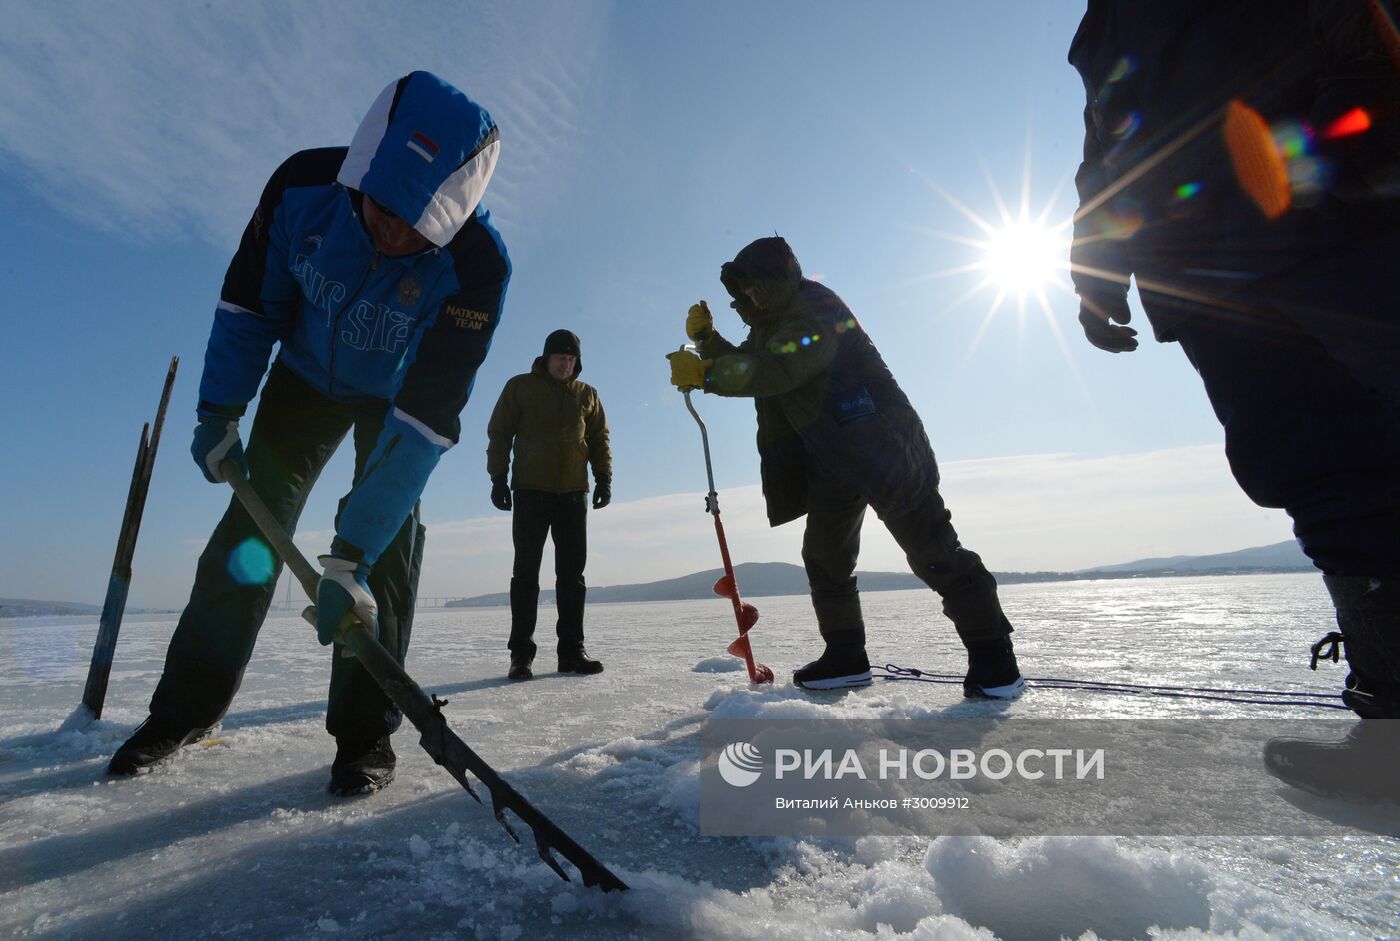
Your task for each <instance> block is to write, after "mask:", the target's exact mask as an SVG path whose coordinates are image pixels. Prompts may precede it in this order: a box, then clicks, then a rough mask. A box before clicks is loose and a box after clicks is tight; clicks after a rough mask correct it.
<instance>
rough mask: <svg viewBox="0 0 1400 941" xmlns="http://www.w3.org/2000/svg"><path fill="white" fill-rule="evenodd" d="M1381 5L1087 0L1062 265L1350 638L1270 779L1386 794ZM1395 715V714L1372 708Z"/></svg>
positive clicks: (1399, 403)
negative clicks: (1152, 370) (1166, 373)
mask: <svg viewBox="0 0 1400 941" xmlns="http://www.w3.org/2000/svg"><path fill="white" fill-rule="evenodd" d="M1394 13H1395V10H1394V5H1393V3H1391V2H1389V0H1386V2H1382V0H1232V2H1230V3H1217V2H1202V0H1192V2H1187V0H1180V2H1173V3H1142V2H1136V0H1090V2H1089V4H1088V7H1087V10H1086V12H1085V14H1084V19H1083V21H1082V22H1081V23H1080V26H1079V30H1078V32H1077V33H1076V34H1075V37H1074V41H1073V43H1072V44H1071V47H1070V52H1069V61H1070V64H1072V65H1073V66H1074V67H1075V69H1076V70H1077V71H1078V72H1079V74H1080V76H1081V78H1082V79H1083V81H1084V89H1085V97H1086V105H1085V108H1084V129H1085V134H1084V160H1083V163H1082V164H1081V165H1080V167H1079V172H1078V174H1077V176H1076V178H1075V182H1076V185H1077V188H1078V190H1079V211H1078V212H1077V213H1076V215H1075V226H1074V245H1073V248H1072V249H1071V254H1070V261H1071V274H1072V278H1073V280H1074V286H1075V290H1076V291H1077V292H1078V294H1079V296H1080V299H1081V304H1080V311H1079V321H1080V324H1081V325H1082V326H1083V328H1084V333H1085V336H1086V337H1087V338H1088V340H1089V342H1090V343H1092V344H1093V345H1094V346H1096V347H1098V348H1099V349H1102V350H1106V351H1108V352H1111V353H1121V352H1131V351H1132V350H1134V349H1136V348H1137V345H1138V341H1137V338H1136V336H1135V332H1136V331H1134V330H1133V328H1132V327H1128V326H1125V325H1126V324H1127V323H1128V322H1129V320H1130V319H1131V312H1130V311H1129V309H1128V285H1129V282H1130V280H1135V281H1136V282H1137V288H1138V298H1139V300H1140V301H1141V302H1142V306H1143V309H1144V310H1145V311H1146V313H1147V319H1148V321H1149V322H1150V323H1151V325H1152V329H1153V333H1154V334H1155V336H1156V338H1157V339H1158V340H1159V341H1163V342H1176V343H1179V344H1180V345H1181V349H1182V352H1183V353H1185V354H1186V357H1187V359H1188V360H1189V361H1190V362H1191V365H1192V366H1193V367H1195V369H1196V372H1197V373H1198V374H1199V375H1200V377H1201V381H1202V383H1203V384H1204V385H1205V391H1206V395H1207V396H1208V397H1209V399H1210V403H1211V406H1212V407H1213V408H1214V410H1215V414H1216V416H1217V417H1218V418H1219V420H1220V423H1221V425H1222V426H1223V427H1224V430H1225V454H1226V457H1227V458H1228V459H1229V462H1230V470H1231V472H1232V473H1233V474H1234V476H1235V480H1236V481H1237V482H1238V483H1239V485H1240V487H1241V488H1242V489H1243V490H1244V492H1245V494H1246V495H1248V496H1249V498H1250V499H1251V500H1253V501H1254V502H1255V503H1257V504H1259V505H1260V506H1268V507H1281V508H1283V509H1284V510H1286V511H1287V513H1288V515H1289V516H1290V517H1291V518H1292V520H1293V532H1294V534H1295V535H1296V536H1297V537H1298V541H1299V543H1300V544H1301V545H1302V548H1303V551H1304V552H1305V553H1306V554H1307V555H1308V557H1309V558H1311V559H1312V560H1313V563H1314V564H1315V565H1316V566H1317V567H1318V568H1319V569H1320V570H1321V571H1322V573H1323V582H1324V584H1325V585H1326V587H1327V591H1328V593H1329V594H1330V595H1331V598H1332V602H1333V604H1334V606H1335V607H1336V612H1337V630H1335V631H1331V632H1329V633H1328V634H1327V635H1326V636H1325V637H1323V638H1322V639H1321V640H1320V641H1318V642H1317V643H1316V644H1315V645H1314V646H1313V648H1312V667H1313V668H1314V669H1316V668H1317V663H1318V661H1319V660H1320V659H1331V660H1334V661H1335V660H1337V659H1338V657H1339V648H1340V649H1342V650H1344V651H1345V654H1346V659H1347V664H1348V666H1349V667H1350V670H1349V672H1348V675H1347V678H1346V684H1345V689H1344V690H1343V692H1342V700H1343V701H1344V702H1345V703H1346V704H1347V705H1348V706H1349V707H1351V709H1352V710H1353V711H1354V712H1355V713H1356V714H1357V715H1358V716H1360V717H1362V721H1361V722H1358V723H1357V724H1356V725H1355V726H1353V727H1352V728H1351V729H1350V730H1349V732H1348V734H1347V735H1346V736H1345V737H1344V738H1343V739H1342V740H1341V741H1325V742H1324V741H1318V742H1311V741H1307V740H1304V739H1285V738H1279V739H1275V740H1273V741H1271V742H1269V743H1268V744H1267V745H1266V746H1265V750H1264V759H1265V765H1266V766H1267V767H1268V769H1269V771H1270V772H1271V773H1273V774H1274V775H1275V776H1277V777H1279V778H1281V779H1282V780H1284V781H1287V782H1289V783H1290V784H1294V785H1296V786H1298V787H1302V788H1305V789H1307V790H1311V791H1315V792H1318V793H1323V794H1328V795H1332V796H1348V795H1353V796H1361V797H1375V796H1389V797H1391V798H1392V799H1394V798H1396V797H1400V721H1395V720H1400V301H1397V294H1396V290H1395V284H1394V274H1393V271H1394V268H1395V261H1396V258H1397V257H1400V35H1397V33H1396V29H1395V25H1394V23H1395V21H1394ZM1383 720H1391V721H1383Z"/></svg>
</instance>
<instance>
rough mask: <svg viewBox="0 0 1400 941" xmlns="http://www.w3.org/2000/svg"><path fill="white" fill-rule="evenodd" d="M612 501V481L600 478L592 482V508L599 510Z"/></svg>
mask: <svg viewBox="0 0 1400 941" xmlns="http://www.w3.org/2000/svg"><path fill="white" fill-rule="evenodd" d="M611 502H612V481H611V480H600V481H597V482H596V483H594V484H593V509H595V510H601V509H602V508H603V507H605V506H607V505H608V504H609V503H611Z"/></svg>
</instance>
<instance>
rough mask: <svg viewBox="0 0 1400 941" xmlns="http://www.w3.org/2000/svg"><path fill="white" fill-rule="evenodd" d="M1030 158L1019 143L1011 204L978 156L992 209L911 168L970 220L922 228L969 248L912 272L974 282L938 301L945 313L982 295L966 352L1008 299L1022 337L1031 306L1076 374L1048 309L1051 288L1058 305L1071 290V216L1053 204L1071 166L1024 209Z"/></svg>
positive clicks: (1027, 198) (1050, 307)
mask: <svg viewBox="0 0 1400 941" xmlns="http://www.w3.org/2000/svg"><path fill="white" fill-rule="evenodd" d="M1031 166H1032V161H1031V158H1030V148H1029V146H1027V149H1026V161H1025V168H1024V173H1023V178H1022V180H1021V196H1020V200H1019V201H1018V202H1019V204H1018V205H1017V206H1016V207H1015V209H1014V210H1013V209H1012V208H1011V207H1009V206H1008V205H1007V203H1006V200H1004V199H1003V198H1002V195H1001V190H1000V189H999V188H998V187H997V185H996V183H995V182H994V181H993V180H992V178H991V175H990V174H989V173H988V172H987V167H986V164H983V167H982V172H983V175H984V177H985V178H986V180H987V184H988V188H989V189H990V190H991V197H992V211H991V212H989V213H986V214H985V215H984V214H982V213H979V212H976V211H974V210H972V209H970V208H969V207H968V206H967V205H966V204H965V203H964V202H963V201H962V200H960V199H958V198H957V197H956V196H954V195H953V194H952V193H949V192H948V191H947V190H946V189H944V188H943V187H942V186H940V185H938V183H936V182H934V181H933V180H931V179H928V178H927V177H925V176H924V175H923V174H920V173H918V171H913V169H912V168H911V171H912V172H914V173H916V175H918V176H919V177H920V178H922V179H923V181H924V183H925V184H926V185H927V186H928V187H929V188H930V189H932V190H933V191H934V192H936V193H937V194H938V195H939V196H940V197H941V198H942V199H943V201H944V202H946V203H947V204H948V205H949V206H951V207H952V208H953V209H954V210H956V211H957V212H958V213H959V214H960V215H962V216H963V218H964V219H966V220H967V221H968V222H969V223H971V226H972V229H971V231H965V232H962V233H953V232H942V231H935V230H932V229H928V230H926V231H927V232H928V233H929V234H930V235H933V236H934V237H936V238H939V239H942V240H944V241H948V242H954V243H957V244H959V245H962V246H965V247H966V248H967V249H969V250H970V251H969V254H970V256H971V257H969V258H968V259H967V260H966V261H965V262H964V263H961V264H956V265H954V266H953V267H950V268H945V269H943V270H941V271H936V272H933V273H931V274H929V275H926V276H923V277H921V278H918V279H917V280H926V279H929V278H947V277H949V276H954V275H956V276H963V277H967V276H972V277H973V278H975V282H974V283H973V284H972V285H971V286H970V287H968V288H967V289H966V290H965V291H963V292H962V293H961V294H959V295H958V296H957V297H954V298H950V299H948V300H946V301H943V302H941V303H940V304H939V309H938V313H939V314H940V315H944V314H951V313H952V312H953V311H955V310H957V309H958V308H960V307H962V306H963V305H964V304H966V303H967V302H968V301H970V300H972V299H973V298H976V297H987V298H989V300H988V301H987V307H986V310H985V312H984V313H983V314H982V322H981V325H980V326H979V328H978V330H977V333H976V335H975V336H974V337H973V338H972V341H971V343H970V344H969V347H968V351H967V356H966V359H967V360H969V361H970V360H971V359H972V357H973V355H974V354H975V353H976V351H977V347H978V346H979V345H980V344H981V342H982V339H983V337H984V336H985V335H986V334H987V331H988V329H989V328H990V327H991V325H992V323H993V322H994V321H995V320H996V319H997V316H998V314H1000V313H1001V312H1002V311H1003V310H1005V309H1006V308H1008V307H1010V308H1012V309H1014V310H1015V314H1016V321H1017V325H1018V327H1019V332H1020V334H1021V336H1022V337H1023V338H1024V337H1025V331H1026V328H1027V315H1028V314H1029V313H1031V312H1033V311H1038V312H1039V314H1040V316H1041V319H1042V321H1043V323H1044V325H1045V327H1046V328H1047V329H1048V330H1049V332H1050V333H1051V335H1052V336H1053V337H1054V339H1055V343H1056V345H1057V346H1058V347H1059V349H1060V352H1061V355H1062V356H1063V357H1064V359H1065V362H1066V364H1067V365H1068V366H1069V368H1070V370H1071V371H1072V372H1075V373H1076V374H1077V370H1076V369H1075V366H1074V363H1073V358H1072V356H1071V354H1070V351H1069V347H1068V344H1067V343H1066V342H1065V337H1064V334H1063V332H1062V331H1061V329H1060V323H1059V320H1060V315H1057V314H1056V312H1055V310H1054V309H1053V305H1052V304H1051V295H1052V293H1053V294H1057V295H1059V296H1057V297H1056V301H1057V302H1060V303H1061V306H1062V307H1063V303H1062V302H1063V301H1064V300H1066V299H1072V298H1073V297H1074V287H1073V285H1071V284H1070V280H1069V250H1070V242H1071V233H1072V230H1073V227H1074V220H1073V217H1072V214H1071V213H1070V212H1068V211H1064V212H1063V213H1060V214H1057V211H1056V204H1057V203H1058V202H1059V200H1060V195H1061V193H1062V192H1063V191H1064V190H1065V188H1066V187H1067V185H1068V182H1069V180H1070V179H1072V178H1073V170H1072V169H1071V170H1069V171H1067V172H1066V173H1065V174H1064V176H1063V177H1061V179H1060V181H1059V184H1058V185H1057V186H1055V188H1054V191H1053V192H1052V193H1051V194H1050V197H1049V199H1047V200H1046V202H1045V203H1044V204H1043V206H1041V207H1040V208H1039V209H1037V210H1032V208H1031V185H1030V183H1031V181H1030V178H1031ZM1061 314H1063V311H1061Z"/></svg>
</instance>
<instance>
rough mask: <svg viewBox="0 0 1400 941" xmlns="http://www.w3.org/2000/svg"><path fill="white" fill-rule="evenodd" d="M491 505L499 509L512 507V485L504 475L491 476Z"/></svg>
mask: <svg viewBox="0 0 1400 941" xmlns="http://www.w3.org/2000/svg"><path fill="white" fill-rule="evenodd" d="M491 505H492V506H494V507H495V508H496V509H498V510H509V509H510V487H508V486H506V479H505V478H504V477H492V478H491Z"/></svg>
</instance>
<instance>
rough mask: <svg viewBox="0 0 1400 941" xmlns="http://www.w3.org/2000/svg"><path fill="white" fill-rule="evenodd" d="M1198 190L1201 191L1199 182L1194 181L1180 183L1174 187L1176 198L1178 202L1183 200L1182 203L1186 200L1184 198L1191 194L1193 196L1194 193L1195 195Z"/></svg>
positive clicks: (1186, 198) (1189, 196) (1188, 197)
mask: <svg viewBox="0 0 1400 941" xmlns="http://www.w3.org/2000/svg"><path fill="white" fill-rule="evenodd" d="M1200 191H1201V184H1199V183H1195V182H1192V183H1182V184H1181V185H1180V186H1178V187H1177V188H1176V198H1177V199H1178V200H1179V201H1180V202H1183V203H1184V202H1186V200H1188V199H1190V198H1191V197H1192V196H1195V195H1196V194H1197V193H1199V192H1200Z"/></svg>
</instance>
